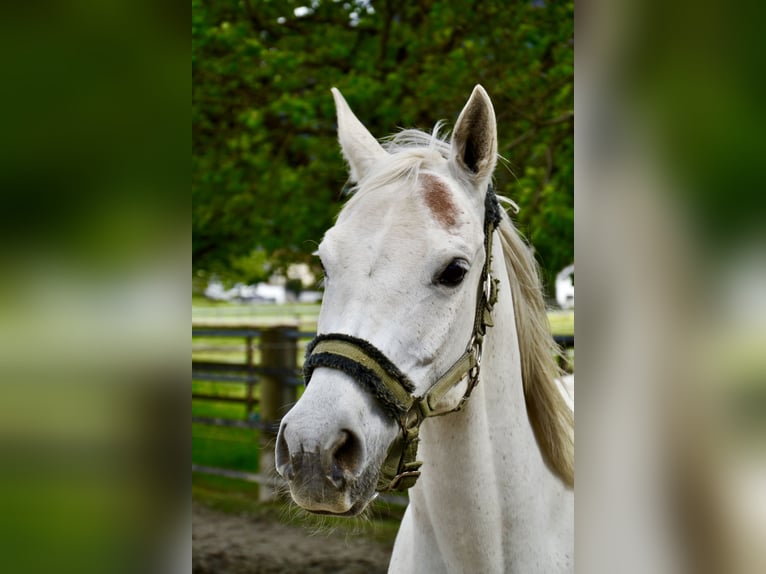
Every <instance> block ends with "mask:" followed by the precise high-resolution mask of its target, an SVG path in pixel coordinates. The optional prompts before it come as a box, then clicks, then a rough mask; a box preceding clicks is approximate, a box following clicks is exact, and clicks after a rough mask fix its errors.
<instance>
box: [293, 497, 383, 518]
mask: <svg viewBox="0 0 766 574" xmlns="http://www.w3.org/2000/svg"><path fill="white" fill-rule="evenodd" d="M373 498H374V497H373ZM370 502H372V499H370V500H358V501H356V502H355V503H354V504H352V505H351V508H349V509H348V510H346V511H344V512H334V511H332V510H310V509H308V508H306V509H305V510H308V511H309V512H311V513H312V514H320V515H322V516H338V517H352V516H359V515H360V514H361V513H362V512H364V510H365V509H366V508H367V505H369V504H370Z"/></svg>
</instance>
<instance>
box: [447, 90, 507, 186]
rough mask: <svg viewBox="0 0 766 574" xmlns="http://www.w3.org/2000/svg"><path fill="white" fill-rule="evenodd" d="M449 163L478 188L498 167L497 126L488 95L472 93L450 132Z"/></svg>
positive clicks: (482, 92)
mask: <svg viewBox="0 0 766 574" xmlns="http://www.w3.org/2000/svg"><path fill="white" fill-rule="evenodd" d="M450 161H451V162H452V163H453V164H454V165H455V166H456V167H458V168H459V169H460V170H461V171H462V172H464V173H465V174H466V175H467V176H468V178H469V179H470V180H472V181H473V182H474V183H475V184H477V185H483V184H484V183H485V182H486V181H487V180H488V179H489V178H490V177H492V173H493V172H494V171H495V164H496V163H497V122H496V120H495V110H494V108H493V107H492V102H491V101H490V99H489V96H488V95H487V92H486V91H485V90H484V88H482V87H481V86H480V85H477V86H476V87H475V88H474V89H473V93H472V94H471V97H470V98H469V99H468V103H466V105H465V107H464V108H463V111H462V112H460V116H459V117H458V119H457V123H456V124H455V129H454V131H453V132H452V151H451V156H450Z"/></svg>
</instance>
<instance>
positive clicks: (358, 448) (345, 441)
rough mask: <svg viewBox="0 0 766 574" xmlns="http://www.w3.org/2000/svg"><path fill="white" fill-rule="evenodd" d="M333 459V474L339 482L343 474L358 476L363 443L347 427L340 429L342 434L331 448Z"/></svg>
mask: <svg viewBox="0 0 766 574" xmlns="http://www.w3.org/2000/svg"><path fill="white" fill-rule="evenodd" d="M330 453H331V455H332V461H333V469H332V470H333V472H332V473H331V476H332V477H333V478H334V479H335V480H333V482H337V481H338V480H340V479H341V477H342V476H349V475H350V476H354V477H355V476H356V475H357V474H358V468H359V466H360V463H361V461H362V444H361V441H359V439H358V438H357V437H356V435H355V434H354V433H352V432H351V431H349V430H347V429H343V430H341V431H340V436H339V437H338V439H337V440H336V441H335V443H334V444H333V445H332V447H331V449H330Z"/></svg>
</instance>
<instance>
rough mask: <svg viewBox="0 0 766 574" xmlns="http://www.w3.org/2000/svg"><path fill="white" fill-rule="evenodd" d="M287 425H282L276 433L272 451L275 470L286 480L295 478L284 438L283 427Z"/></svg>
mask: <svg viewBox="0 0 766 574" xmlns="http://www.w3.org/2000/svg"><path fill="white" fill-rule="evenodd" d="M286 427H287V425H282V427H281V428H280V429H279V434H278V435H277V447H276V452H275V453H274V456H275V459H274V462H275V466H276V467H277V472H278V473H279V474H280V475H282V477H283V478H286V479H287V480H292V479H293V478H295V472H294V471H293V465H292V464H290V447H288V446H287V440H285V428H286Z"/></svg>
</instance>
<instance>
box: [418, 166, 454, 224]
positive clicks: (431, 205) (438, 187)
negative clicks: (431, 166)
mask: <svg viewBox="0 0 766 574" xmlns="http://www.w3.org/2000/svg"><path fill="white" fill-rule="evenodd" d="M420 181H421V183H422V184H423V192H424V196H425V200H426V205H427V206H428V209H430V210H431V213H432V214H433V216H434V218H435V219H436V221H438V222H439V223H440V224H441V225H442V226H444V227H447V228H449V227H453V226H454V225H455V224H456V223H457V207H455V204H454V203H453V202H452V198H451V197H450V191H449V188H448V187H447V185H446V184H445V183H444V182H443V181H442V180H441V179H439V178H438V177H436V176H435V175H431V174H428V173H424V174H421V175H420Z"/></svg>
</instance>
